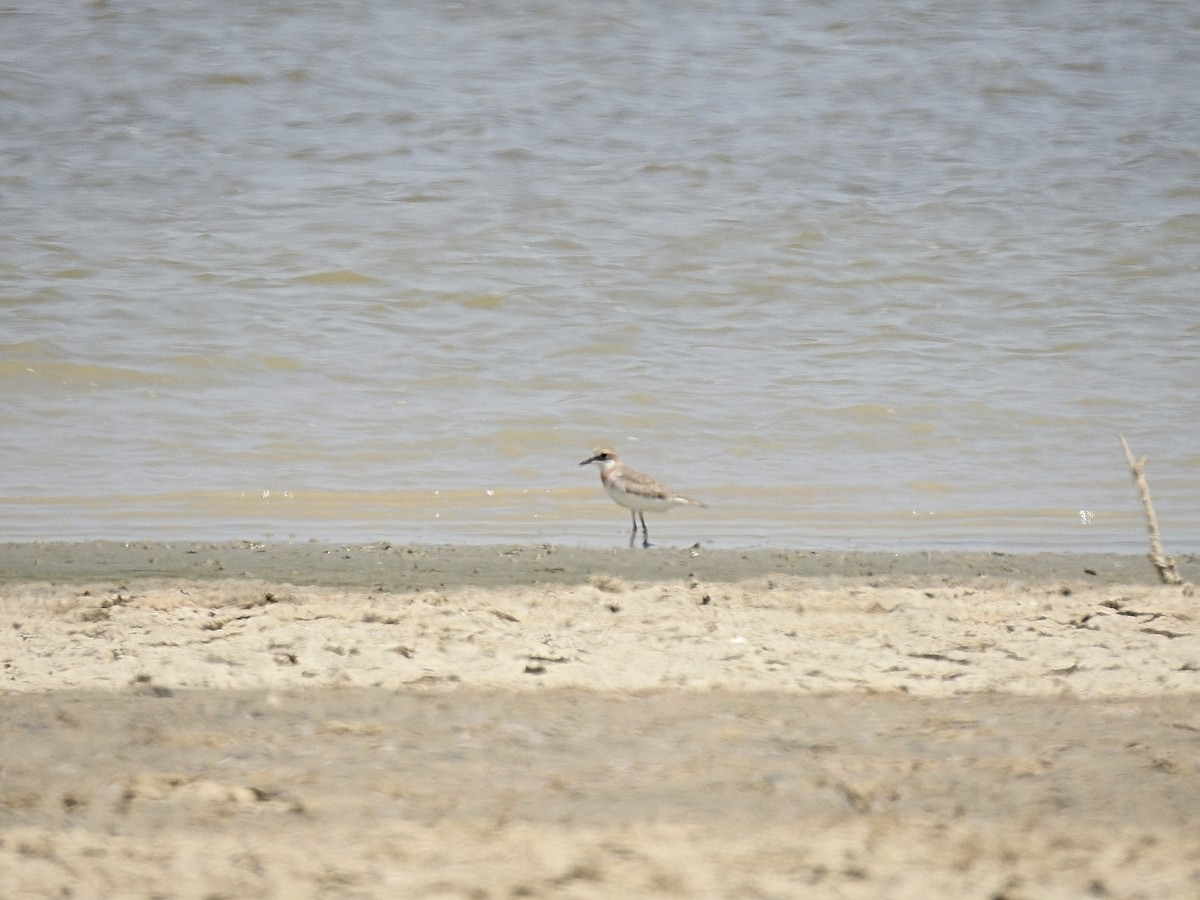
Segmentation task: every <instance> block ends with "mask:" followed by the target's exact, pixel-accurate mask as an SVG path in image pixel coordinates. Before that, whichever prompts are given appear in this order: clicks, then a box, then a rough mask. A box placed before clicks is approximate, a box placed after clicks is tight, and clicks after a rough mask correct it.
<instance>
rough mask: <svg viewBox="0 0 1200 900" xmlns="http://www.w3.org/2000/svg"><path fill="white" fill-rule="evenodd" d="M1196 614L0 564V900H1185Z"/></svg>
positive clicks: (840, 574) (580, 578)
mask: <svg viewBox="0 0 1200 900" xmlns="http://www.w3.org/2000/svg"><path fill="white" fill-rule="evenodd" d="M1194 566H1195V560H1194V559H1185V560H1181V569H1182V571H1183V573H1184V574H1185V576H1186V575H1189V574H1190V573H1191V572H1192V571H1193V570H1194ZM1198 615H1200V612H1198V610H1197V598H1196V597H1195V596H1194V592H1193V590H1192V589H1191V588H1190V587H1188V586H1185V587H1182V588H1176V587H1172V588H1167V587H1162V586H1159V585H1157V584H1156V583H1155V581H1154V572H1153V569H1152V568H1151V567H1150V565H1149V563H1147V562H1146V560H1145V559H1144V558H1141V557H1124V556H1077V555H1054V554H1045V555H1031V556H1006V555H999V554H904V555H895V554H887V553H846V554H842V553H809V552H799V551H796V552H785V551H751V552H738V551H721V552H712V551H704V550H687V549H671V548H662V549H655V550H651V551H649V552H642V551H626V550H619V551H617V550H614V551H606V550H604V551H602V550H589V549H572V548H560V547H542V546H528V547H395V546H389V545H384V544H378V545H370V546H366V547H345V546H330V545H322V544H299V545H288V544H279V545H275V544H272V545H260V544H245V543H230V544H180V545H167V544H132V545H126V544H120V543H89V544H15V545H14V544H10V545H0V671H2V672H3V682H0V685H2V687H3V693H0V715H2V721H3V726H2V727H0V885H3V886H4V889H3V891H0V893H2V894H3V896H5V897H6V898H7V897H50V896H73V897H117V896H120V897H279V898H285V897H288V898H290V897H477V898H484V897H487V898H491V897H496V898H499V897H505V898H507V897H586V898H591V897H596V898H599V897H617V896H621V897H835V898H836V897H853V898H859V897H861V898H868V897H870V898H878V897H890V898H909V897H911V898H928V897H955V898H971V897H979V898H1020V897H1028V898H1053V897H1063V898H1067V897H1071V898H1076V897H1123V898H1134V897H1146V898H1164V897H1195V896H1200V829H1197V828H1196V826H1195V822H1196V810H1197V809H1200V619H1198V618H1197V616H1198Z"/></svg>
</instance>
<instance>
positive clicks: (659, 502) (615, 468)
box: [580, 447, 708, 547]
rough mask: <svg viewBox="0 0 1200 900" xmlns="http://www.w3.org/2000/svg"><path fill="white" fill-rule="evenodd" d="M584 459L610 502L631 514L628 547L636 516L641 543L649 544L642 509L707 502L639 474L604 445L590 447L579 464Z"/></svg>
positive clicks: (635, 530) (658, 509)
mask: <svg viewBox="0 0 1200 900" xmlns="http://www.w3.org/2000/svg"><path fill="white" fill-rule="evenodd" d="M588 463H595V464H596V465H597V466H599V468H600V483H601V484H602V485H603V486H604V490H605V491H606V492H607V493H608V496H610V497H612V499H613V502H615V503H617V504H618V505H620V506H623V507H625V508H626V509H627V510H629V514H630V516H632V518H633V531H632V532H630V534H629V546H630V547H632V546H633V544H634V541H635V540H637V533H638V520H639V519H640V520H641V522H642V546H643V547H649V546H650V532H648V531H647V530H646V516H645V513H648V512H666V511H667V510H669V509H670V508H671V507H672V506H703V507H704V508H705V509H707V508H708V504H707V503H703V502H701V501H700V500H693V499H692V498H691V497H684V496H681V495H680V494H676V493H675V492H674V491H672V490H668V489H667V488H666V487H665V486H664V485H663V484H661V483H660V482H658V481H655V480H654V479H653V478H651V477H650V476H649V475H643V474H642V473H641V472H639V471H637V470H636V469H631V468H629V466H627V465H625V463H623V462H621V458H620V457H619V456H617V452H616V451H615V450H611V449H609V448H608V447H600V448H598V449H596V450H594V451H593V452H592V455H591V456H589V457H588V458H587V459H585V460H584V461H583V462H581V463H580V465H581V466H586V465H587V464H588Z"/></svg>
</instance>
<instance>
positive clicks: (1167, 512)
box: [0, 2, 1200, 552]
mask: <svg viewBox="0 0 1200 900" xmlns="http://www.w3.org/2000/svg"><path fill="white" fill-rule="evenodd" d="M0 60H2V62H0V91H2V94H3V100H4V102H3V104H2V105H0V123H2V125H3V127H0V159H2V160H3V167H2V172H0V192H2V193H0V196H2V197H3V208H4V210H5V212H6V215H5V216H4V217H3V221H2V223H0V248H2V249H0V431H2V433H3V436H4V437H3V441H2V442H0V528H2V529H3V532H4V535H5V537H6V538H8V539H10V540H40V539H55V538H62V539H80V538H92V537H108V538H141V537H158V538H168V539H174V538H180V539H182V538H209V537H212V538H229V537H246V538H259V537H266V536H271V537H276V538H293V539H301V540H303V539H309V538H317V539H328V540H375V539H388V540H395V541H411V540H420V541H468V542H476V541H514V540H515V541H531V540H532V541H554V542H564V543H578V544H610V543H615V544H620V543H622V542H623V541H624V540H625V535H626V531H627V529H628V517H627V515H626V513H625V512H624V511H623V510H620V509H618V508H617V507H615V506H613V505H612V504H611V503H610V502H609V501H608V499H607V498H606V497H604V495H603V493H602V492H601V491H600V489H599V486H598V484H597V483H596V474H595V471H594V470H593V469H590V468H588V469H580V468H579V467H578V466H577V465H576V463H577V462H578V461H579V460H581V459H583V458H584V457H585V456H586V455H588V451H589V450H590V449H591V448H592V447H593V446H594V445H596V444H599V443H610V444H614V445H616V446H617V447H618V448H619V449H620V450H621V451H622V452H623V454H624V456H625V457H626V459H627V461H628V462H630V463H631V464H633V465H635V466H637V467H639V468H644V469H646V470H647V471H648V472H650V473H651V474H654V475H656V476H659V477H661V478H662V479H663V480H665V481H667V482H668V483H669V484H670V485H671V486H673V487H675V488H676V489H678V490H680V491H681V492H685V493H688V494H691V495H695V496H699V497H701V498H703V499H705V500H706V501H708V502H709V503H710V504H711V506H712V509H710V510H707V511H706V510H692V509H686V510H680V511H678V512H673V513H672V514H671V515H670V516H669V517H665V518H664V517H655V518H652V519H651V520H650V528H651V534H652V537H654V538H655V539H656V540H658V541H660V542H661V543H663V544H667V545H686V544H689V543H691V542H693V541H696V540H699V541H703V542H705V543H707V544H713V545H720V546H761V545H768V546H801V547H807V546H816V547H844V546H856V547H882V548H897V549H900V548H911V547H928V548H977V547H978V548H989V549H1003V550H1011V549H1089V550H1121V551H1136V550H1140V549H1141V548H1142V547H1143V545H1144V531H1143V526H1142V520H1141V508H1140V506H1139V504H1138V500H1137V496H1136V494H1135V492H1134V490H1133V487H1132V484H1131V483H1130V480H1129V477H1128V474H1127V472H1126V469H1125V464H1124V460H1123V457H1122V454H1121V449H1120V446H1119V443H1118V435H1119V434H1122V433H1123V434H1125V435H1126V436H1127V437H1128V438H1129V440H1130V442H1131V444H1132V445H1133V448H1134V451H1135V453H1138V454H1139V455H1142V454H1144V455H1147V456H1149V457H1150V463H1149V469H1148V474H1149V478H1150V482H1151V486H1152V487H1153V488H1154V490H1155V502H1156V506H1157V509H1158V514H1159V517H1160V524H1161V526H1162V529H1163V532H1164V537H1165V540H1166V543H1167V550H1168V552H1176V551H1184V550H1190V551H1194V550H1196V549H1197V548H1198V547H1200V447H1198V443H1200V442H1198V440H1197V436H1198V434H1200V431H1198V428H1197V425H1196V423H1197V421H1200V402H1198V401H1197V390H1196V385H1197V384H1200V306H1198V305H1197V299H1196V288H1197V285H1198V283H1200V281H1198V278H1197V269H1198V267H1200V257H1198V254H1197V247H1198V245H1200V149H1198V148H1200V97H1198V96H1197V94H1196V92H1195V90H1194V86H1195V85H1196V84H1198V83H1200V13H1198V12H1196V11H1195V10H1194V8H1193V6H1192V5H1191V4H1187V3H1182V2H1180V3H1152V4H1146V5H1144V6H1143V7H1141V8H1139V9H1137V10H1130V9H1126V8H1121V7H1117V6H1105V5H1099V6H1097V5H1090V4H1089V5H1082V4H1074V3H1065V2H1064V3H1049V4H1008V5H1004V6H1003V7H1002V8H986V9H980V8H976V7H975V5H973V4H960V5H959V4H953V5H950V6H946V5H945V4H933V3H928V2H910V3H902V4H894V5H891V6H888V7H887V8H886V9H880V8H879V7H877V6H876V5H874V4H865V3H850V4H833V5H823V4H783V3H778V4H774V3H760V4H749V5H744V4H738V5H726V4H720V3H701V4H698V5H697V4H695V3H689V4H681V3H674V2H658V3H651V4H632V3H623V2H611V3H602V4H599V5H594V4H593V5H587V6H585V7H578V8H577V6H576V5H575V4H568V3H558V2H545V3H520V2H507V3H505V2H502V3H491V4H486V3H485V4H469V5H463V4H445V3H415V4H403V5H400V8H393V5H392V4H386V3H382V2H362V3H357V4H351V5H339V6H338V7H337V8H336V9H335V8H333V7H326V6H323V5H311V6H308V5H288V6H286V7H284V6H281V5H259V4H254V5H250V6H249V7H247V6H246V5H243V4H232V3H224V2H208V3H179V4H172V5H171V6H170V8H169V9H168V8H167V7H162V6H157V5H151V4H146V5H138V4H120V5H116V4H107V3H102V2H101V3H89V4H62V5H44V6H36V7H35V6H33V5H29V8H28V9H24V8H17V9H15V10H13V9H10V10H8V11H4V12H0Z"/></svg>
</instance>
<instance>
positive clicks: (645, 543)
mask: <svg viewBox="0 0 1200 900" xmlns="http://www.w3.org/2000/svg"><path fill="white" fill-rule="evenodd" d="M638 518H639V519H641V520H642V549H643V550H644V549H646V548H648V547H649V546H650V532H649V531H647V530H646V514H645V513H638Z"/></svg>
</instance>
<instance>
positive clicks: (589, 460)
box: [580, 456, 596, 466]
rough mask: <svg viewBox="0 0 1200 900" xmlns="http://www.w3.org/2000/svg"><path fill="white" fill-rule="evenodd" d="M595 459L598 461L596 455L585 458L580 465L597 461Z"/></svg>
mask: <svg viewBox="0 0 1200 900" xmlns="http://www.w3.org/2000/svg"><path fill="white" fill-rule="evenodd" d="M595 461H596V457H594V456H593V457H592V458H591V459H585V460H584V461H583V462H581V463H580V465H581V466H586V465H587V464H588V463H590V462H595Z"/></svg>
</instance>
